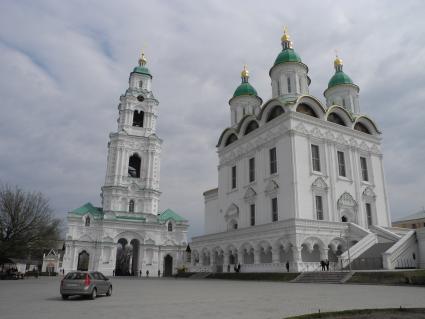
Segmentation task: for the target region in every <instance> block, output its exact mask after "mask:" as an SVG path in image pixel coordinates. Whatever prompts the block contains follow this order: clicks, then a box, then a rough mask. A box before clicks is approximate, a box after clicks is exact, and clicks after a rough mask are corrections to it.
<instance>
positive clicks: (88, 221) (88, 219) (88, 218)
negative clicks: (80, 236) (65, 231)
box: [85, 216, 90, 227]
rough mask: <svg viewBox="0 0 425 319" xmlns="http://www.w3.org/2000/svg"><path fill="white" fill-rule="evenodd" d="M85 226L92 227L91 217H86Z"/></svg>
mask: <svg viewBox="0 0 425 319" xmlns="http://www.w3.org/2000/svg"><path fill="white" fill-rule="evenodd" d="M85 225H86V226H87V227H88V226H90V216H87V217H86V223H85Z"/></svg>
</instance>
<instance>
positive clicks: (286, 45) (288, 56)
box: [274, 28, 301, 65]
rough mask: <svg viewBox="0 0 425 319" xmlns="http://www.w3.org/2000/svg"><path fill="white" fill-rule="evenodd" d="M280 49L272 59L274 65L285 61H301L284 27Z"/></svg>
mask: <svg viewBox="0 0 425 319" xmlns="http://www.w3.org/2000/svg"><path fill="white" fill-rule="evenodd" d="M280 40H281V42H282V51H281V52H280V53H279V55H278V56H277V58H276V60H275V61H274V65H278V64H281V63H285V62H301V58H300V56H299V55H298V54H297V53H296V52H295V50H294V49H293V47H292V41H291V37H290V36H289V34H288V30H287V29H286V28H285V29H284V31H283V35H282V38H281V39H280Z"/></svg>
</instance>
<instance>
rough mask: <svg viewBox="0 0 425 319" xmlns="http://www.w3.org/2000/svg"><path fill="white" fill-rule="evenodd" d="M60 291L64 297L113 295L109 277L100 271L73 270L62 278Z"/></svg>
mask: <svg viewBox="0 0 425 319" xmlns="http://www.w3.org/2000/svg"><path fill="white" fill-rule="evenodd" d="M60 293H61V295H62V298H63V299H67V298H68V297H69V296H74V295H80V296H87V297H89V298H90V299H96V297H97V295H101V294H105V295H106V296H111V295H112V284H111V282H110V281H109V278H107V277H105V276H104V275H103V274H102V273H100V272H98V271H90V272H88V271H73V272H70V273H68V274H67V275H66V276H65V278H63V279H62V281H61V285H60Z"/></svg>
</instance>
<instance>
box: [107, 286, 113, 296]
mask: <svg viewBox="0 0 425 319" xmlns="http://www.w3.org/2000/svg"><path fill="white" fill-rule="evenodd" d="M106 295H107V296H108V297H109V296H112V287H109V289H108V291H107V292H106Z"/></svg>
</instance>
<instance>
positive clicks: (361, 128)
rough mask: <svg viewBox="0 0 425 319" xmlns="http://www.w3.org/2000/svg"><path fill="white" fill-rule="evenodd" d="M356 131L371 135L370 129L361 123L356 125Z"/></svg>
mask: <svg viewBox="0 0 425 319" xmlns="http://www.w3.org/2000/svg"><path fill="white" fill-rule="evenodd" d="M354 129H355V130H356V131H360V132H363V133H366V134H370V131H369V129H368V128H367V127H366V126H365V125H364V124H362V123H359V122H357V123H356V125H354Z"/></svg>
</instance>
